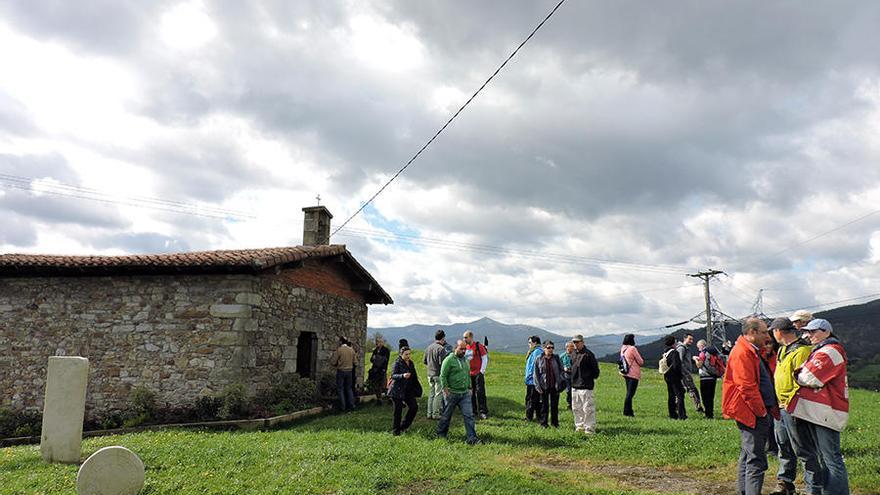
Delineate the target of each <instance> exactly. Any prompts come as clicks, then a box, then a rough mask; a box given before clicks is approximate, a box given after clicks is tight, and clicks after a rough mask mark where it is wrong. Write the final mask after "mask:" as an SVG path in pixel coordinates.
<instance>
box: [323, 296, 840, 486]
mask: <svg viewBox="0 0 880 495" xmlns="http://www.w3.org/2000/svg"><path fill="white" fill-rule="evenodd" d="M771 331H772V336H771ZM434 337H435V339H434V342H432V343H431V344H430V345H429V346H428V347H427V349H425V357H424V364H425V365H426V367H427V372H428V384H429V385H430V390H429V392H428V401H427V409H428V410H427V417H428V419H434V420H438V421H439V423H438V424H437V430H436V433H437V436H438V437H442V438H445V437H446V435H447V433H448V431H449V424H450V421H451V420H452V416H453V415H454V413H455V410H456V409H458V410H459V411H460V412H461V415H462V417H463V419H464V425H465V430H466V434H467V442H468V443H470V444H473V443H479V441H480V440H479V439H478V437H477V434H476V428H475V417H476V415H479V417H480V418H481V419H486V418H487V417H488V414H489V409H488V404H487V401H486V385H485V373H486V368H487V366H488V363H489V353H488V350H487V349H486V346H485V345H483V344H481V343H480V342H477V341H475V340H474V335H473V332H471V331H470V330H468V331H467V332H465V333H464V335H463V337H462V339H461V340H458V341H457V342H456V344H455V346H451V345H449V344H448V343H447V342H446V335H445V333H444V332H443V331H442V330H438V331H437V332H436V334H435V336H434ZM693 342H694V336H693V335H692V334H690V333H688V334H686V335H685V337H684V339H682V340H681V341H677V340H676V339H675V337H674V336H672V335H668V336H666V337H665V338H664V345H665V350H664V352H663V354H662V356H661V357H660V365H659V368H660V372H661V373H662V374H663V378H664V381H665V382H666V386H667V406H668V413H669V417H670V418H673V419H686V418H687V411H686V407H685V394H687V395H689V396H690V397H691V400H692V401H693V403H694V408H695V410H696V411H697V412H700V413H702V414H704V415H705V416H706V417H707V418H713V417H714V403H715V391H716V385H717V382H718V381H719V380H721V381H722V399H721V404H722V406H721V407H722V413H723V415H724V417H725V418H729V419H734V420H735V421H736V424H737V427H738V428H739V430H740V456H739V461H738V471H737V486H738V491H739V493H740V494H743V495H760V493H761V489H762V487H763V482H764V474H765V472H766V470H767V467H768V466H767V453H768V450H769V451H770V452H772V453H773V454H774V455H776V456H778V458H779V471H778V473H777V475H776V479H777V484H776V487H775V488H774V490H773V491H772V492H771V495H794V494H795V487H794V481H795V476H796V472H797V466H798V462H799V461H800V463H801V464H803V471H804V475H803V478H804V483H805V485H806V487H807V492H808V493H809V494H810V495H838V494H841V495H842V494H848V493H849V482H848V476H847V471H846V466H845V464H844V460H843V455H842V454H841V448H840V433H841V431H843V429H844V427H845V426H846V423H847V419H848V411H849V399H848V390H847V380H846V364H847V357H846V352H845V351H844V349H843V346H842V345H841V343H840V341H839V340H838V339H837V337H836V336H835V335H834V333H833V329H832V326H831V323H829V322H828V321H827V320H824V319H814V318H813V316H812V314H810V313H809V312H807V311H797V312H795V313H794V314H793V315H792V316H790V317H788V318H777V319H775V320H773V321H772V322H771V323H770V325H769V326H768V325H767V323H766V322H765V321H764V320H761V319H759V318H750V319H748V320H746V321H745V322H744V323H743V327H742V335H741V336H740V337H739V338H738V339H737V341H736V343H735V344H733V345H732V346H731V345H730V343H725V345H724V346H723V347H722V350H721V351H719V350H718V349H717V348H715V347H714V346H712V345H709V344H707V342H706V341H705V340H700V341H698V342H697V343H696V347H697V351H698V353H697V355H696V356H694V355H693V353H692V351H691V346H692V344H693ZM528 345H529V352H528V354H527V356H526V361H525V375H524V383H525V419H526V420H527V421H537V422H538V423H539V424H540V425H541V426H542V427H545V428H548V427H550V426H552V427H554V428H557V427H559V398H560V395H561V394H562V392H563V391H565V392H566V402H567V405H568V407H569V408H571V409H572V412H573V415H574V426H575V430H576V431H580V432H583V433H585V434H591V433H595V432H596V406H595V398H594V396H593V389H594V387H595V383H596V379H598V378H599V373H600V369H599V364H598V361H597V360H596V357H595V355H594V354H593V353H592V352H591V351H590V350H589V349H587V348H586V346H585V345H584V339H583V336H581V335H575V336H574V337H573V338H572V339H571V341H569V342H566V343H565V350H564V352H560V353H559V354H557V353H556V352H555V344H554V343H553V342H552V341H546V342H544V343H543V344H542V343H541V339H540V337H538V336H531V337H529V339H528ZM344 347H347V344H345V343H343V344H341V345H340V349H341V352H340V351H337V353H335V354H334V356H333V360H334V362H335V363H338V364H339V365H340V366H343V367H344V368H347V367H348V366H349V364H350V361H351V369H353V366H354V364H355V361H356V359H355V356H354V352H353V351H351V352H350V353H349V352H348V350H346V349H343V348H344ZM399 348H400V352H399V356H398V358H397V360H396V361H395V362H394V364H393V366H392V369H391V377H390V379H388V382H387V383H385V376H386V370H387V366H388V362H389V356H390V352H389V350H388V348H387V347H386V346H385V345H384V343H383V342H382V341H381V338H377V340H376V349H374V351H373V354H372V357H371V361H372V365H373V367H372V369H371V370H370V373H369V380H370V383H371V386H372V387H373V389H374V391H375V392H376V393H377V394H380V396H381V393H382V392H384V391H385V389H386V387H387V396H388V397H389V398H390V399H391V400H392V402H393V403H394V415H393V428H392V432H393V434H395V435H399V434H401V433H403V432H405V431H406V430H407V428H409V427H410V425H411V424H412V422H413V420H414V419H415V416H416V414H417V411H418V404H417V402H416V398H418V397H420V396H421V395H422V392H423V391H422V387H421V385H420V384H419V380H418V376H417V373H416V368H415V366H414V364H413V362H412V356H411V354H412V352H411V349H410V348H409V344H408V343H407V342H406V341H405V340H401V342H400V343H399ZM643 366H644V359H643V358H642V356H641V354H640V353H639V350H638V348H637V347H636V345H635V337H634V336H633V335H632V334H628V335H626V336H625V337H624V339H623V344H622V346H621V349H620V357H619V360H618V368H619V371H620V374H621V375H622V376H623V378H624V382H625V387H626V396H625V399H624V404H623V414H624V415H625V416H634V415H635V412H634V410H633V398H634V396H635V394H636V391H637V389H638V384H639V381H640V379H641V368H642V367H643ZM694 373H696V374H697V375H698V377H699V382H700V386H699V390H697V387H696V385H695V384H694V381H693V376H692V375H693V374H694ZM352 379H353V377H350V376H349V375H346V373H345V369H343V370H341V371H340V372H338V374H337V384H338V386H339V390H340V391H339V400H340V405H341V408H342V409H343V410H346V409H347V408H348V407H349V404H351V405H352V407H353V402H350V401H349V399H350V396H349V390H350V389H351V386H350V385H349V383H350V381H349V380H352ZM404 409H406V410H407V414H406V416H405V417H402V416H403V414H402V413H403V410H404Z"/></svg>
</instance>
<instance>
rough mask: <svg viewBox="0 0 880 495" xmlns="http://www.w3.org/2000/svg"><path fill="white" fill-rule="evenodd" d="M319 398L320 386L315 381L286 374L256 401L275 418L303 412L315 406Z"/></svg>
mask: <svg viewBox="0 0 880 495" xmlns="http://www.w3.org/2000/svg"><path fill="white" fill-rule="evenodd" d="M317 397H318V386H317V384H316V383H315V381H314V380H311V379H309V378H301V377H300V376H299V375H297V374H295V373H290V374H285V375H283V376H282V378H281V380H280V381H279V382H278V383H277V384H275V386H273V387H272V388H270V389H269V390H267V391H265V392H263V393H261V394H259V395H258V396H257V398H256V400H255V403H256V404H260V405H261V406H262V407H264V408H266V413H268V414H271V415H273V416H279V415H281V414H287V413H290V412H294V411H301V410H303V409H307V408H309V407H311V406H313V405H314V404H315V403H316V401H317Z"/></svg>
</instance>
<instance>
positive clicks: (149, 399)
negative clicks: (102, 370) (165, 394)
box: [128, 385, 158, 420]
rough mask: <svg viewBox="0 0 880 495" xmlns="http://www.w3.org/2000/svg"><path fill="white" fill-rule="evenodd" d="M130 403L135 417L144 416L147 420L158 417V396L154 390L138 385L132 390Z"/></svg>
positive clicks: (129, 398)
mask: <svg viewBox="0 0 880 495" xmlns="http://www.w3.org/2000/svg"><path fill="white" fill-rule="evenodd" d="M128 401H129V403H131V411H132V412H133V413H134V416H144V417H145V418H146V420H150V419H153V418H155V417H156V413H157V411H158V407H157V406H156V394H155V392H153V391H152V390H150V389H148V388H147V387H144V386H143V385H138V386H137V387H135V388H133V389H131V392H130V393H129V394H128Z"/></svg>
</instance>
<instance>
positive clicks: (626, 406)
mask: <svg viewBox="0 0 880 495" xmlns="http://www.w3.org/2000/svg"><path fill="white" fill-rule="evenodd" d="M623 379H624V380H625V381H626V398H625V399H623V415H624V416H635V413H633V397H635V396H636V390H637V389H638V388H639V381H638V380H636V379H635V378H630V377H628V376H625V377H623Z"/></svg>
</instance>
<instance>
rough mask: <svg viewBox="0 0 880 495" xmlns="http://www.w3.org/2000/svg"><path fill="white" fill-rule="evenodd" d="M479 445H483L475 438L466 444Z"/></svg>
mask: <svg viewBox="0 0 880 495" xmlns="http://www.w3.org/2000/svg"><path fill="white" fill-rule="evenodd" d="M481 443H483V441H482V440H480V439H479V438H475V439H473V440H468V441H467V444H468V445H480V444H481Z"/></svg>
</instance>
